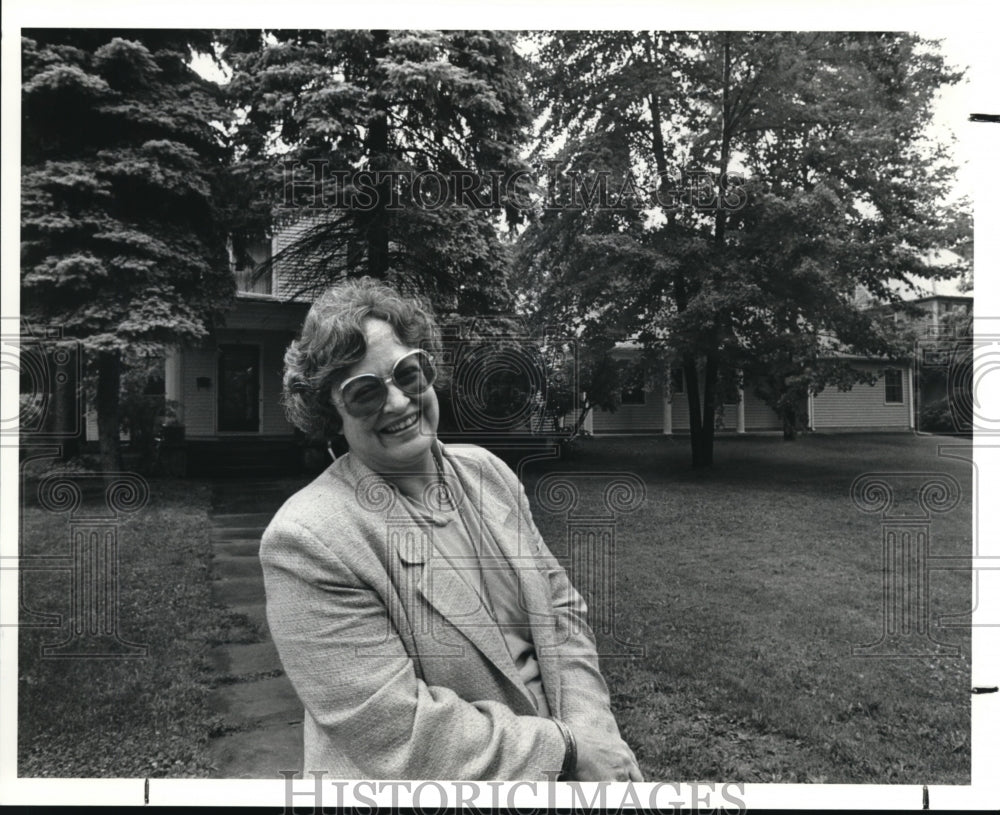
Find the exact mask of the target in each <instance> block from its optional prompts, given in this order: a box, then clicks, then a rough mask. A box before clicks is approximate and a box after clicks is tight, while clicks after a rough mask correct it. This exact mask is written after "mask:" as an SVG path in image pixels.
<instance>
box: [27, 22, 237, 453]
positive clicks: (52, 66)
mask: <svg viewBox="0 0 1000 815" xmlns="http://www.w3.org/2000/svg"><path fill="white" fill-rule="evenodd" d="M25 35H26V36H25V37H24V38H23V39H22V69H23V85H22V135H21V144H22V152H21V159H22V166H23V170H22V185H21V193H22V220H21V227H22V233H21V234H22V243H21V285H22V300H21V308H22V313H23V314H24V315H25V316H26V317H28V318H29V319H30V320H32V321H33V322H34V323H35V324H38V325H42V326H55V327H57V328H58V329H60V330H61V332H62V337H63V339H64V340H66V341H72V342H75V343H78V344H80V345H81V346H82V347H83V348H84V349H85V351H86V353H87V355H88V356H89V358H90V366H91V370H92V372H93V374H94V376H95V377H96V407H97V417H98V430H99V435H100V445H101V459H102V465H103V467H104V468H105V469H106V470H114V469H118V468H119V466H120V465H119V450H118V431H119V417H118V400H119V391H120V379H121V365H122V359H123V356H124V355H125V354H126V353H129V354H139V355H142V354H147V355H148V354H156V353H162V352H163V350H164V349H165V348H166V347H168V346H170V345H174V344H179V343H185V342H194V341H198V340H201V339H203V338H204V337H205V336H207V334H208V332H209V331H210V330H211V327H212V325H213V323H214V322H215V321H216V320H217V319H218V318H219V317H220V315H221V313H222V311H223V310H224V309H225V308H226V306H227V305H228V304H229V303H230V301H231V299H232V295H233V282H232V276H231V273H230V271H229V266H228V263H227V261H226V256H225V232H226V230H225V227H224V225H223V224H222V223H221V222H220V213H219V210H218V208H217V207H216V205H215V203H214V201H213V189H214V188H215V187H216V184H217V180H218V174H219V173H220V171H221V169H222V168H223V166H224V164H225V161H226V158H227V151H226V149H225V147H224V145H223V141H222V137H221V134H220V129H219V128H220V126H222V125H224V124H225V122H226V120H227V114H226V111H225V109H224V107H223V106H222V105H221V103H220V98H219V93H218V87H217V86H216V85H214V84H213V83H211V82H208V81H206V80H204V79H202V78H201V77H199V76H198V75H197V74H196V73H195V72H194V71H193V70H192V69H191V67H190V64H189V63H190V58H191V55H192V53H193V52H194V51H199V52H208V53H211V45H212V37H211V34H210V33H209V32H204V31H180V30H153V29H142V30H134V31H133V30H128V31H126V30H115V31H103V30H99V29H73V30H68V29H44V30H43V29H38V30H32V31H27V32H25Z"/></svg>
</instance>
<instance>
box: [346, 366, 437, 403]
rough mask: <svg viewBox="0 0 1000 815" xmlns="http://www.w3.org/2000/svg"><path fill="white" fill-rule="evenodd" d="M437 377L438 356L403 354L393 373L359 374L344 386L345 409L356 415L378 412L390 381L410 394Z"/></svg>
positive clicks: (418, 392) (383, 401)
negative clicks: (435, 359)
mask: <svg viewBox="0 0 1000 815" xmlns="http://www.w3.org/2000/svg"><path fill="white" fill-rule="evenodd" d="M436 377H437V371H436V370H435V368H434V358H433V357H432V356H431V355H430V354H428V353H427V352H426V351H421V350H417V351H410V352H409V353H408V354H403V356H401V357H400V358H399V359H397V360H396V364H395V365H393V366H392V373H390V374H389V375H388V376H387V377H385V378H384V379H383V378H382V377H380V376H376V375H375V374H358V375H357V376H352V377H351V378H350V379H347V380H345V381H344V382H343V383H342V384H341V386H340V398H341V399H342V400H343V402H344V409H345V410H346V411H347V412H348V413H349V414H351V416H354V417H355V418H356V419H364V418H367V417H368V416H371V415H372V414H374V413H378V412H379V411H380V410H381V409H382V407H383V405H385V400H386V399H387V398H388V396H389V388H388V387H387V385H388V384H389V383H390V382H392V383H394V384H395V385H396V387H397V388H399V389H400V390H401V391H402V392H403V393H405V394H406V395H407V396H420V394H422V393H423V392H424V391H426V390H427V389H428V388H429V387H430V386H431V385H433V384H434V380H435V378H436Z"/></svg>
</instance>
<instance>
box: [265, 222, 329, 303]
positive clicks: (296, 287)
mask: <svg viewBox="0 0 1000 815" xmlns="http://www.w3.org/2000/svg"><path fill="white" fill-rule="evenodd" d="M324 218H325V216H318V215H313V216H309V215H303V216H302V217H300V218H298V219H296V220H290V221H288V222H287V223H286V224H285V225H284V226H282V228H281V229H280V230H278V233H277V234H276V235H275V236H274V239H273V241H272V243H271V249H272V252H273V253H274V256H275V258H276V260H275V263H274V279H273V283H272V286H273V288H272V291H273V292H274V293H275V294H276V295H277V296H278V297H280V298H282V299H288V298H290V297H293V296H297V297H301V298H304V299H309V298H308V295H305V296H304V295H300V294H299V292H300V291H301V290H302V289H303V288H308V284H309V278H310V274H309V272H310V270H311V269H312V268H313V267H314V266H315V264H314V263H310V262H309V261H308V260H306V259H302V258H300V257H297V258H296V260H295V262H289V261H288V260H285V259H283V258H282V257H281V252H282V251H284V250H285V249H287V248H288V247H289V246H290V245H292V244H293V243H295V241H297V240H299V239H300V238H301V237H302V236H303V235H304V234H305V233H306V232H308V231H309V230H310V229H312V228H313V227H314V226H316V225H318V224H319V223H321V222H322V221H323V220H324ZM318 262H319V261H318V259H317V263H318Z"/></svg>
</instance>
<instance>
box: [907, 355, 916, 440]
mask: <svg viewBox="0 0 1000 815" xmlns="http://www.w3.org/2000/svg"><path fill="white" fill-rule="evenodd" d="M906 374H907V378H908V379H909V380H910V381H909V386H908V387H907V389H906V392H909V402H910V430H916V428H917V417H916V415H915V414H916V399H915V398H914V397H915V396H916V389H915V388H914V387H913V366H912V365H911V366H910V367H909V369H908V370H907V372H906Z"/></svg>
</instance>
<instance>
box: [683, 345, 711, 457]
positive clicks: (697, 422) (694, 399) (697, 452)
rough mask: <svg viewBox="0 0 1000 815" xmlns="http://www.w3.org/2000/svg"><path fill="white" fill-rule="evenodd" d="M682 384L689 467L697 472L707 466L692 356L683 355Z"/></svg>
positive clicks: (698, 390)
mask: <svg viewBox="0 0 1000 815" xmlns="http://www.w3.org/2000/svg"><path fill="white" fill-rule="evenodd" d="M684 384H685V385H686V386H687V402H688V416H689V417H690V419H689V422H690V426H691V466H692V468H694V469H695V470H698V469H700V468H702V467H705V466H707V465H706V464H705V461H704V439H703V431H704V427H703V424H702V414H701V394H700V388H699V387H698V366H697V365H696V364H695V360H694V355H693V354H685V355H684Z"/></svg>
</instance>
